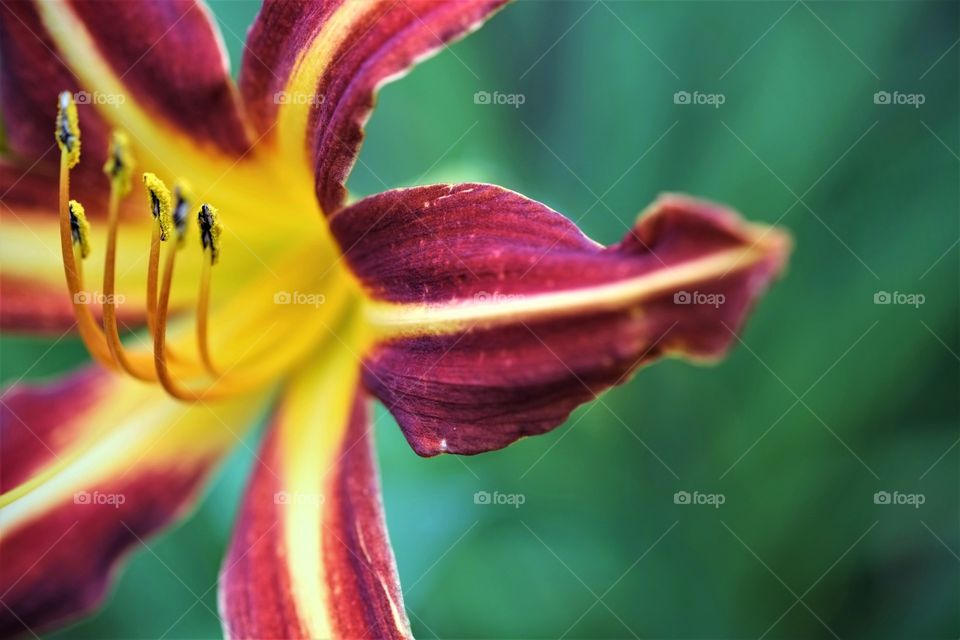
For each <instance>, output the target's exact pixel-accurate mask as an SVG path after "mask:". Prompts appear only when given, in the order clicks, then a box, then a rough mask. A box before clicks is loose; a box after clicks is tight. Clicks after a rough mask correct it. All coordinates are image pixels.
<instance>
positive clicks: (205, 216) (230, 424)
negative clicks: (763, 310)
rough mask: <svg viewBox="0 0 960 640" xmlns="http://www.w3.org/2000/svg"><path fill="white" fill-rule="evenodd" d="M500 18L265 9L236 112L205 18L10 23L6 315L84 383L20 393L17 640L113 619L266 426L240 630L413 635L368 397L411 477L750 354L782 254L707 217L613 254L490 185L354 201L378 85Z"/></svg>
mask: <svg viewBox="0 0 960 640" xmlns="http://www.w3.org/2000/svg"><path fill="white" fill-rule="evenodd" d="M502 3H503V2H502V0H455V1H450V2H438V1H437V0H400V1H399V2H398V1H396V0H370V1H367V2H355V1H353V0H328V1H325V2H320V1H317V2H306V3H300V2H292V1H290V2H288V1H281V0H268V1H267V2H265V4H264V6H263V8H262V9H261V11H260V14H259V15H258V17H257V18H256V21H255V23H254V24H253V27H252V29H251V30H250V33H249V37H248V40H247V44H246V50H245V51H246V53H245V54H244V59H243V63H242V67H241V70H240V75H239V78H240V80H239V90H237V89H236V88H235V87H234V85H233V83H232V81H231V79H230V75H229V70H228V63H227V59H226V55H225V53H224V51H223V48H222V44H221V42H220V38H219V34H218V32H217V28H216V26H215V24H214V23H213V22H212V21H211V19H210V16H209V14H208V12H207V10H206V9H205V8H204V7H203V6H202V5H201V4H199V2H197V1H194V0H180V1H170V2H128V1H124V0H102V1H98V2H84V1H81V0H72V1H59V2H31V1H24V0H17V1H14V0H7V1H6V2H4V3H3V4H2V5H0V6H2V9H0V63H2V77H0V80H2V85H0V86H2V114H3V118H4V121H5V123H6V132H7V141H6V143H7V150H6V153H5V156H4V158H3V160H2V162H0V193H3V194H4V195H3V198H2V204H3V207H2V208H0V216H2V220H3V229H4V231H3V235H2V239H0V260H2V273H3V275H2V285H3V286H2V316H0V318H2V325H3V327H4V328H5V329H8V330H11V329H15V330H26V331H32V332H47V333H49V332H51V331H53V332H62V331H64V330H69V329H71V328H74V327H75V328H76V330H77V331H78V332H79V334H80V337H81V338H82V339H83V341H84V342H85V344H86V345H87V347H88V349H89V350H90V352H91V355H92V357H93V359H94V360H95V362H94V363H93V364H91V365H89V366H85V367H84V368H82V369H80V370H79V371H77V372H75V373H72V374H70V375H68V376H66V377H64V378H63V379H60V380H57V381H54V382H51V383H41V384H22V383H19V382H18V383H16V384H14V385H13V386H11V387H10V388H9V389H7V390H6V392H5V393H4V394H3V396H2V401H3V402H2V443H0V463H2V474H0V491H2V496H0V506H2V509H0V527H2V534H0V535H2V537H0V544H2V549H0V551H2V556H0V557H2V562H0V594H2V595H0V601H2V604H3V607H2V608H0V631H2V633H3V634H5V635H9V634H16V633H18V632H24V631H25V630H27V629H30V630H34V631H35V630H37V629H41V628H48V627H49V626H50V625H53V624H56V623H63V622H64V621H67V620H70V619H73V618H75V617H76V616H78V615H80V614H82V613H84V612H86V611H88V610H89V609H91V608H92V607H94V606H95V605H96V604H97V603H98V602H99V601H100V600H101V599H102V597H103V595H104V592H105V591H106V589H107V587H108V584H109V582H110V578H111V576H112V574H113V573H114V569H115V568H116V566H117V563H118V561H119V559H120V558H121V557H122V556H123V555H124V553H125V552H126V551H128V550H130V549H131V548H135V547H137V546H138V545H139V544H140V543H141V542H142V541H143V540H144V539H146V538H147V537H149V536H151V535H153V534H154V533H156V532H157V531H159V530H160V529H162V528H163V527H165V526H167V525H169V524H170V523H171V522H173V521H174V520H176V519H177V518H180V517H182V516H183V515H184V514H185V513H186V511H187V510H188V509H189V507H190V505H191V504H193V503H194V501H195V500H196V498H197V496H198V493H199V492H200V491H201V489H202V487H203V484H204V481H205V480H206V479H207V478H208V477H209V475H210V474H211V471H212V470H213V469H214V467H215V466H216V464H217V462H218V461H220V460H222V459H223V458H224V456H225V455H226V454H227V452H228V451H229V450H230V449H231V447H233V446H234V445H236V444H237V443H238V441H239V440H240V438H242V437H243V435H244V433H245V432H246V430H247V429H248V427H249V426H250V425H251V424H253V423H255V422H256V421H257V419H258V417H259V416H261V415H264V414H265V412H268V411H269V412H270V415H271V416H272V417H271V419H270V421H269V427H268V432H267V434H266V436H265V441H264V443H263V445H262V450H261V451H260V453H259V455H258V459H257V463H256V466H255V471H254V473H253V477H252V478H251V479H250V483H249V487H248V489H247V494H246V497H245V499H244V502H243V505H242V508H241V510H240V513H239V515H238V518H237V524H236V531H235V533H234V535H233V539H232V543H231V545H230V551H229V554H228V556H227V558H226V559H225V561H224V564H223V571H222V574H221V577H220V609H221V614H222V619H223V624H224V632H225V633H226V635H227V636H229V637H259V638H294V637H313V638H320V637H331V636H335V637H350V638H357V637H407V636H410V627H409V623H408V621H407V617H406V614H405V612H404V606H403V601H402V597H401V590H400V586H399V581H398V578H397V572H396V569H395V564H394V559H393V554H392V551H391V548H390V545H389V542H388V538H387V532H386V528H385V523H384V517H383V510H382V505H381V500H380V493H379V480H378V478H377V471H376V466H375V461H374V459H373V458H372V448H371V440H370V439H371V433H370V426H369V406H370V402H371V398H372V397H373V398H378V399H379V400H380V401H381V402H383V403H384V404H385V405H386V407H387V408H388V409H389V411H390V412H391V413H392V414H393V416H394V417H395V418H396V421H397V422H398V423H399V425H400V428H401V429H402V430H403V433H404V435H405V436H406V438H407V440H408V441H409V443H410V445H411V446H412V447H413V449H414V450H415V451H416V452H417V453H418V454H420V455H423V456H433V455H436V454H439V453H453V454H477V453H481V452H485V451H490V450H493V449H499V448H502V447H505V446H507V445H508V444H510V443H512V442H514V441H516V440H518V439H519V438H521V437H523V436H528V435H534V434H540V433H544V432H547V431H549V430H551V429H553V428H554V427H556V426H558V425H560V424H561V423H563V421H564V420H565V419H566V417H567V416H568V415H569V414H570V412H571V411H572V410H573V409H574V408H575V407H576V406H578V405H580V404H581V403H583V402H586V401H589V400H591V399H592V398H594V397H595V396H596V395H597V394H598V393H600V392H602V391H603V390H605V389H607V388H609V387H611V386H614V385H617V384H620V383H622V382H624V381H625V380H627V379H628V378H630V377H631V376H632V374H633V373H635V372H636V371H637V370H638V369H639V368H640V367H641V366H642V365H646V364H649V363H651V362H652V361H654V360H656V359H657V358H659V357H660V356H664V355H675V356H684V357H688V358H692V359H697V360H700V359H716V358H718V357H719V356H721V355H722V354H723V353H724V352H725V351H726V349H727V348H728V347H729V346H730V345H731V343H732V342H733V341H734V340H735V335H736V332H737V331H738V330H739V329H740V327H741V326H742V324H743V321H744V319H745V317H746V315H747V313H748V311H749V309H750V308H751V306H752V304H753V303H754V302H755V300H756V299H757V297H758V296H759V295H760V294H761V293H762V292H763V291H764V290H765V288H766V287H767V286H768V284H769V283H770V282H771V280H772V279H773V278H774V277H775V276H776V275H777V274H778V273H779V272H780V270H781V268H782V267H783V264H784V262H785V259H786V255H787V253H788V246H789V243H788V240H787V238H786V236H785V235H784V233H782V232H781V231H778V230H775V229H772V228H767V227H762V226H757V225H752V224H747V223H745V222H743V221H742V220H741V219H740V218H739V217H738V216H737V215H736V214H734V213H732V212H730V211H728V210H726V209H724V208H722V207H720V206H718V205H714V204H709V203H706V202H702V201H698V200H694V199H691V198H687V197H684V196H678V195H666V196H663V197H661V198H660V199H658V200H657V201H656V202H654V203H653V204H652V205H650V206H649V207H648V208H647V210H646V211H645V212H644V213H643V214H642V215H641V216H640V218H639V219H638V221H637V223H636V226H635V227H634V228H633V229H632V230H631V232H630V233H628V234H627V236H626V237H625V238H624V239H623V241H621V242H620V243H618V244H616V245H613V246H609V247H603V246H600V245H598V244H596V243H594V242H593V241H591V240H589V239H588V238H586V237H585V236H584V235H583V234H582V233H581V232H580V231H579V229H578V228H577V227H576V226H575V225H574V224H573V223H572V222H570V221H569V220H568V219H566V218H564V217H563V216H562V215H561V214H559V213H557V212H555V211H553V210H551V209H550V208H549V207H547V206H546V205H544V204H540V203H538V202H535V201H533V200H530V199H527V198H525V197H523V196H521V195H519V194H517V193H514V192H513V191H509V190H507V189H504V188H501V187H497V186H493V185H488V184H459V185H434V186H426V187H415V188H409V189H397V190H393V191H387V192H385V193H381V194H379V195H375V196H372V197H368V198H363V199H360V200H358V201H356V202H353V203H352V204H348V202H347V192H346V189H345V186H344V184H345V181H346V179H347V177H348V174H349V173H350V169H351V166H352V165H353V163H354V160H355V158H356V155H357V152H358V149H359V147H360V144H361V140H362V138H363V124H364V122H365V121H366V120H367V118H368V117H369V115H370V112H371V109H372V107H373V104H374V95H375V93H376V90H377V88H378V87H379V86H380V85H382V84H383V83H385V82H387V81H388V80H390V79H393V78H396V77H397V76H398V75H399V74H400V73H402V72H403V71H405V70H406V69H407V68H409V67H410V66H411V65H412V64H414V63H415V62H417V61H420V60H422V59H423V58H425V57H426V56H427V55H429V54H431V53H433V52H436V51H437V50H438V49H440V48H441V47H443V46H444V45H445V44H446V43H448V42H450V41H452V40H454V39H456V38H459V37H461V36H463V35H465V34H467V33H468V32H470V31H471V30H473V29H476V28H477V27H478V26H479V25H480V24H481V23H482V22H483V21H484V20H485V19H486V18H487V17H489V15H490V14H491V13H493V12H494V11H496V10H497V9H498V8H499V7H500V5H501V4H502ZM58 155H59V158H58ZM134 167H136V168H137V169H136V170H138V171H143V172H144V173H143V174H138V173H134V171H135V169H134ZM104 174H106V175H104ZM170 185H172V186H173V190H172V191H170V190H168V186H170ZM218 211H219V213H218ZM64 276H66V281H67V287H66V288H65V287H64V285H63V283H64ZM134 329H136V330H137V331H133V332H131V331H130V330H134ZM121 333H122V334H123V336H121ZM121 338H123V339H121Z"/></svg>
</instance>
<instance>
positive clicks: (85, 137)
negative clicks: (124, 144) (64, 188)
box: [0, 0, 110, 212]
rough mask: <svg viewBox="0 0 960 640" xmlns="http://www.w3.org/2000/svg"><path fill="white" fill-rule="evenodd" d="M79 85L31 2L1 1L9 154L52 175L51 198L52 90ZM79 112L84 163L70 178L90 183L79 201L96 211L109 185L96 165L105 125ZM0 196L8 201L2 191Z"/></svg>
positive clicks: (54, 161)
mask: <svg viewBox="0 0 960 640" xmlns="http://www.w3.org/2000/svg"><path fill="white" fill-rule="evenodd" d="M82 89H83V87H82V86H81V84H80V81H79V80H78V79H77V77H76V76H75V75H74V74H73V72H72V71H71V70H70V69H69V68H67V66H66V65H65V64H64V63H63V60H62V58H61V57H60V56H59V55H58V53H57V45H56V43H55V42H54V41H53V39H52V38H51V37H50V34H49V33H48V32H47V30H46V28H45V27H44V25H43V22H42V21H41V19H40V15H39V14H38V12H37V8H36V6H35V4H34V3H33V2H32V1H30V0H10V1H5V2H3V3H0V115H2V120H3V122H4V125H5V126H4V133H5V135H6V142H7V145H8V147H9V153H10V154H12V155H13V156H14V157H15V158H16V159H17V160H19V161H21V166H22V167H24V168H25V169H27V168H29V169H30V172H31V173H34V174H38V173H42V174H45V175H49V176H52V181H51V185H52V189H51V191H50V194H49V195H50V196H51V197H52V198H54V199H55V198H56V195H57V192H56V184H57V183H56V176H57V172H58V170H59V162H60V152H59V150H58V149H57V146H56V143H55V141H54V137H53V129H54V122H55V120H56V116H57V94H58V93H60V92H61V91H69V92H71V93H77V92H79V91H81V90H82ZM80 117H81V119H82V122H81V130H82V136H81V141H82V158H83V163H82V164H81V165H79V166H78V167H77V168H76V169H75V170H74V183H75V184H83V185H89V189H90V190H91V192H90V193H87V194H86V195H87V197H86V199H84V200H81V202H83V203H84V204H85V205H86V206H87V207H90V208H91V210H100V209H101V208H103V207H105V206H106V201H107V200H106V198H107V193H108V188H109V185H108V183H107V181H106V180H105V179H104V178H103V173H102V171H101V167H102V166H103V163H104V160H106V157H107V144H108V142H109V133H110V128H109V126H108V125H107V123H106V122H105V121H104V119H103V118H102V117H101V115H100V114H99V113H98V112H97V111H96V110H95V109H93V108H82V107H81V110H80ZM0 193H6V189H4V191H3V192H0ZM3 200H4V201H9V200H8V197H7V196H5V197H4V198H3ZM54 202H55V200H54ZM2 208H3V207H2V206H0V209H2ZM53 211H54V212H56V209H55V208H54V209H53Z"/></svg>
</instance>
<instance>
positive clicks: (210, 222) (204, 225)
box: [197, 203, 222, 376]
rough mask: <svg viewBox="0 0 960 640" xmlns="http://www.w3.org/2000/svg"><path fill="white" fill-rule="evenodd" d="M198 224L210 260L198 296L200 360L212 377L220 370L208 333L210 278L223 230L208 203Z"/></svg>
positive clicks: (214, 210)
mask: <svg viewBox="0 0 960 640" xmlns="http://www.w3.org/2000/svg"><path fill="white" fill-rule="evenodd" d="M197 222H198V223H199V225H200V242H201V244H202V246H203V251H204V253H206V252H207V250H208V249H209V251H210V259H209V260H204V261H203V272H202V274H201V276H200V293H199V294H198V296H197V347H198V350H199V352H200V360H201V361H202V362H203V366H204V367H206V369H207V371H208V372H209V373H210V375H213V376H219V375H220V374H219V369H217V367H216V366H215V365H214V364H213V358H212V357H211V355H210V341H209V339H208V333H207V326H208V325H207V318H208V317H209V315H210V276H211V272H212V271H213V265H214V264H215V263H216V261H217V258H218V257H219V255H220V235H221V233H222V228H221V225H220V221H219V219H218V216H217V210H216V209H214V208H213V207H212V206H210V205H209V204H207V203H204V204H202V205H201V206H200V211H199V212H198V213H197Z"/></svg>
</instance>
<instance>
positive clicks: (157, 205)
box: [143, 173, 173, 240]
mask: <svg viewBox="0 0 960 640" xmlns="http://www.w3.org/2000/svg"><path fill="white" fill-rule="evenodd" d="M143 184H144V186H145V187H146V188H147V196H148V198H149V202H150V212H151V213H152V214H153V217H154V219H155V220H156V221H157V223H158V224H159V226H160V239H161V240H166V239H167V238H168V237H169V235H170V232H171V231H173V204H172V198H171V197H170V190H169V189H167V185H165V184H164V183H163V180H161V179H160V178H158V177H157V176H156V174H153V173H145V174H143Z"/></svg>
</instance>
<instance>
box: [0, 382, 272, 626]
mask: <svg viewBox="0 0 960 640" xmlns="http://www.w3.org/2000/svg"><path fill="white" fill-rule="evenodd" d="M0 401H2V403H0V436H2V437H0V490H2V495H0V554H2V556H3V562H2V563H0V594H2V595H0V600H2V603H3V605H4V606H3V607H0V636H4V637H6V636H9V635H11V634H15V633H22V632H24V631H25V630H32V631H36V630H38V629H40V628H46V627H48V626H49V625H51V624H54V623H58V622H61V623H62V622H63V621H64V620H67V619H70V618H73V617H75V616H77V615H79V614H81V613H83V612H84V611H86V610H88V609H90V608H92V607H94V606H95V605H96V604H97V603H98V602H99V601H100V600H101V599H102V597H103V595H104V592H105V591H106V589H107V587H108V585H109V582H110V577H111V575H112V573H113V570H114V568H115V566H116V563H117V561H118V560H119V559H120V557H121V556H122V555H123V554H124V553H125V552H127V551H129V550H131V549H132V548H136V546H137V544H138V543H140V542H141V541H142V540H143V539H144V538H146V537H147V536H150V535H152V534H153V533H155V532H156V531H158V530H159V529H161V528H162V527H164V526H166V525H167V524H169V523H170V522H171V521H173V520H175V519H176V518H179V517H182V516H183V515H184V513H185V512H186V510H187V509H189V507H190V505H191V504H192V503H193V501H194V499H195V498H196V495H197V493H198V491H199V490H200V488H201V487H202V485H203V480H204V479H205V478H206V477H207V475H208V474H209V472H210V471H211V469H212V468H213V467H214V465H215V464H216V462H217V461H218V460H219V459H220V458H221V457H222V456H223V454H224V453H225V452H226V451H227V450H228V449H229V448H230V447H231V445H233V444H234V442H235V441H236V440H237V438H239V437H240V434H241V433H243V431H244V430H245V428H246V426H247V425H248V424H250V423H251V422H252V421H253V420H255V418H256V414H257V412H258V411H260V409H261V407H262V405H263V404H264V403H265V401H266V397H265V396H254V397H248V398H242V399H238V400H232V401H229V402H223V403H217V404H212V403H211V404H209V405H203V404H197V405H185V404H182V403H179V402H177V401H174V400H171V399H170V398H168V397H167V396H165V395H163V393H162V391H160V389H159V388H158V387H154V386H147V385H142V384H139V383H137V382H135V381H132V380H129V379H121V378H117V377H114V376H113V375H111V374H108V373H106V372H104V371H102V370H99V369H92V368H91V369H86V370H83V371H81V372H79V373H76V374H73V375H71V376H69V377H68V378H65V379H63V380H61V381H58V382H55V383H53V384H46V385H15V386H13V387H12V388H10V389H8V390H7V391H6V392H5V393H4V394H3V396H2V398H0Z"/></svg>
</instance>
